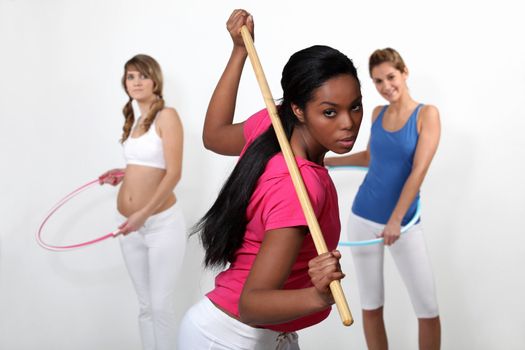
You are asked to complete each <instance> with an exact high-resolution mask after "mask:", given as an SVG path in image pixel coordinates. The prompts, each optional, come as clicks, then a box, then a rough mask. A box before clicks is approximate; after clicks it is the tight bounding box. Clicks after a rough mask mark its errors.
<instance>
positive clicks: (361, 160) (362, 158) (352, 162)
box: [324, 151, 370, 167]
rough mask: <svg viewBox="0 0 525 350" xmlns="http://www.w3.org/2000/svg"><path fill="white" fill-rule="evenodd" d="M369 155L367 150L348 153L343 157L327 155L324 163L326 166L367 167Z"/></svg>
mask: <svg viewBox="0 0 525 350" xmlns="http://www.w3.org/2000/svg"><path fill="white" fill-rule="evenodd" d="M369 162H370V157H369V155H368V151H361V152H357V153H354V154H350V155H348V156H344V157H329V158H325V161H324V165H326V166H344V165H349V166H363V167H368V164H369Z"/></svg>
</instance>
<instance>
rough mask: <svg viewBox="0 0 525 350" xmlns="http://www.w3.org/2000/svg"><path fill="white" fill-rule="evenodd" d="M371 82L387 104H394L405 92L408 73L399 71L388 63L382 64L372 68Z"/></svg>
mask: <svg viewBox="0 0 525 350" xmlns="http://www.w3.org/2000/svg"><path fill="white" fill-rule="evenodd" d="M371 76H372V81H373V82H374V85H375V87H376V89H377V92H379V94H380V95H381V96H383V98H384V99H385V100H387V101H388V102H390V103H392V102H396V101H398V100H399V99H400V97H401V96H403V94H405V93H406V92H407V84H406V80H407V78H408V72H407V71H406V69H405V71H403V72H402V71H400V70H398V69H397V68H395V67H394V66H393V65H392V63H390V62H383V63H381V64H379V65H377V66H375V67H373V68H372V71H371Z"/></svg>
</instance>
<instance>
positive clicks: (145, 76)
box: [140, 74, 149, 80]
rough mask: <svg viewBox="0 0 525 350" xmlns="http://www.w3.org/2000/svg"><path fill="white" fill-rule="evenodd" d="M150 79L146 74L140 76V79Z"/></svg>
mask: <svg viewBox="0 0 525 350" xmlns="http://www.w3.org/2000/svg"><path fill="white" fill-rule="evenodd" d="M148 78H149V77H148V76H147V75H146V74H141V75H140V79H142V80H144V79H148Z"/></svg>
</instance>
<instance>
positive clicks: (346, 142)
mask: <svg viewBox="0 0 525 350" xmlns="http://www.w3.org/2000/svg"><path fill="white" fill-rule="evenodd" d="M355 139H356V138H355V137H347V138H344V139H342V140H339V143H341V145H343V147H344V148H352V147H353V146H354V143H355Z"/></svg>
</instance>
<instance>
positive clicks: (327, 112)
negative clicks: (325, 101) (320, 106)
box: [323, 109, 337, 118]
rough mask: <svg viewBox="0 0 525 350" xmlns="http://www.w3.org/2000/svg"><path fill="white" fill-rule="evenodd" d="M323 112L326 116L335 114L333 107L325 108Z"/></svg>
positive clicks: (331, 116)
mask: <svg viewBox="0 0 525 350" xmlns="http://www.w3.org/2000/svg"><path fill="white" fill-rule="evenodd" d="M323 114H324V116H325V117H327V118H333V117H335V115H336V114H337V113H336V112H335V110H334V109H325V110H324V111H323Z"/></svg>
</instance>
